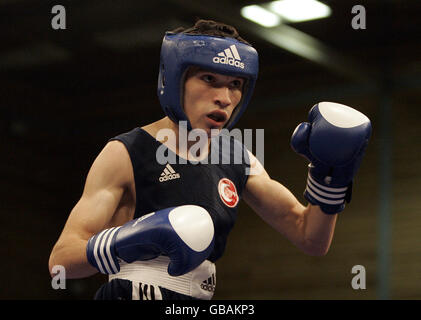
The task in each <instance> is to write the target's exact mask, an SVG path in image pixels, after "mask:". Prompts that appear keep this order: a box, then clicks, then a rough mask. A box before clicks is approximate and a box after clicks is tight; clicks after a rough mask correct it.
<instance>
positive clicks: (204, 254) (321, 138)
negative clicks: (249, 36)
mask: <svg viewBox="0 0 421 320" xmlns="http://www.w3.org/2000/svg"><path fill="white" fill-rule="evenodd" d="M257 74H258V54H257V51H256V50H255V49H254V48H253V47H252V46H251V45H250V44H248V43H247V42H246V41H244V40H243V39H242V38H241V37H240V36H239V35H238V33H237V31H236V30H235V29H234V28H233V27H231V26H228V25H225V24H222V23H216V22H214V21H206V20H200V21H198V22H197V23H196V24H195V26H193V27H192V28H190V29H186V30H176V31H174V32H168V33H166V34H165V37H164V39H163V43H162V49H161V62H160V70H159V79H158V96H159V100H160V103H161V106H162V108H163V110H164V112H165V114H166V117H165V118H163V119H160V120H158V121H156V122H154V123H151V124H149V125H146V126H144V127H142V128H134V129H133V130H132V131H130V132H127V133H124V134H121V135H119V136H117V137H115V138H113V139H111V140H110V141H109V142H108V143H107V145H106V146H105V147H104V149H103V150H102V151H101V153H100V154H99V155H98V157H97V158H96V160H95V161H94V163H93V165H92V167H91V169H90V171H89V174H88V176H87V179H86V184H85V188H84V191H83V194H82V197H81V198H80V200H79V202H78V203H77V204H76V206H75V207H74V208H73V210H72V212H71V214H70V216H69V218H68V220H67V223H66V225H65V226H64V229H63V231H62V234H61V236H60V238H59V239H58V241H57V243H56V245H55V246H54V248H53V250H52V252H51V256H50V261H49V268H50V272H51V270H52V268H53V266H54V265H63V266H64V267H65V268H66V275H67V276H68V277H69V278H82V277H88V276H90V275H93V274H95V273H96V272H98V271H99V272H102V273H105V274H109V282H108V283H106V284H104V285H103V286H102V287H101V288H100V289H99V290H98V292H97V293H96V296H95V298H96V299H129V300H130V299H132V300H135V299H141V300H142V299H171V300H175V299H211V298H212V295H213V292H214V289H215V284H216V281H215V279H216V269H215V262H216V261H217V260H218V259H219V258H220V257H221V256H222V255H223V253H224V249H225V245H226V242H227V238H228V235H229V232H230V230H231V229H232V227H233V226H234V223H235V220H236V217H237V208H238V202H239V201H240V199H241V198H242V199H244V201H246V203H247V204H248V205H249V206H250V207H251V208H252V209H254V211H255V212H256V213H257V214H258V215H259V216H261V217H262V219H263V220H264V221H266V222H267V223H268V224H270V225H271V226H272V227H273V228H275V229H276V230H277V231H278V232H279V233H281V234H282V235H283V236H285V237H286V238H287V239H289V240H290V241H291V242H292V243H293V244H294V245H296V246H297V247H298V248H300V249H302V251H303V252H305V253H307V254H310V255H324V254H326V252H327V251H328V249H329V246H330V244H331V241H332V237H333V233H334V228H335V222H336V219H337V213H339V212H341V211H343V210H344V208H345V201H346V200H347V201H349V200H350V194H351V188H352V181H353V177H354V176H355V174H356V171H357V169H358V167H359V165H360V162H361V159H362V156H363V154H364V151H365V147H366V145H367V142H368V139H369V136H370V134H371V124H370V121H369V119H368V118H367V117H366V116H364V115H363V114H362V113H360V112H358V111H356V110H354V109H352V108H350V107H347V106H344V105H340V104H336V103H330V102H322V103H318V104H316V105H315V106H314V107H313V108H312V109H311V111H310V113H309V121H308V122H306V123H302V124H300V125H299V126H298V127H297V128H296V130H295V131H294V133H293V134H292V138H291V145H292V148H293V149H294V150H295V151H296V152H297V153H299V154H300V155H303V156H305V157H306V158H307V159H308V160H309V162H310V164H309V170H308V180H307V187H306V189H305V193H304V195H305V197H306V199H307V200H308V201H309V204H308V205H307V206H304V205H303V204H301V203H300V202H298V201H297V199H296V198H295V196H294V195H293V194H292V193H291V192H290V191H289V190H288V189H286V188H285V187H284V186H283V185H281V184H280V183H279V182H277V181H275V180H273V179H271V178H270V176H269V175H268V173H267V172H266V171H265V170H264V168H263V167H262V165H261V164H260V163H259V161H258V160H257V159H256V157H255V156H253V155H252V154H251V153H250V152H248V151H247V150H246V149H245V147H244V146H243V145H242V144H240V143H239V142H236V141H235V140H234V139H232V138H230V137H229V136H226V135H223V134H220V135H217V134H215V130H216V132H218V130H222V129H223V128H227V129H231V128H233V126H234V125H235V123H236V122H237V121H238V119H239V118H240V116H241V115H242V113H243V112H244V111H245V109H246V107H247V104H248V103H249V101H250V98H251V95H252V93H253V89H254V85H255V82H256V79H257ZM163 130H167V132H168V130H170V131H171V132H173V133H174V135H175V137H176V139H175V140H174V139H170V138H168V137H167V138H165V139H163V138H162V136H161V135H160V134H161V133H162V132H163ZM182 130H185V131H186V132H192V130H199V131H200V132H202V133H205V135H206V139H205V148H204V149H201V150H202V151H203V150H205V152H202V153H201V154H200V155H197V154H196V153H195V152H191V151H192V148H193V142H188V143H187V146H186V147H185V148H184V147H183V146H182V144H181V140H179V139H178V138H181V133H180V132H183V131H182ZM163 147H164V149H165V150H166V155H167V156H168V158H171V157H170V156H172V159H175V160H176V161H174V162H173V163H160V161H158V160H159V159H158V157H157V155H158V154H159V152H158V151H159V150H160V149H162V148H163ZM236 148H240V150H242V151H244V152H241V155H242V156H241V160H242V161H235V162H233V161H231V160H230V161H231V162H229V163H226V161H222V160H224V159H225V160H226V159H227V158H228V159H231V156H232V155H233V154H234V152H235V150H236ZM224 150H225V151H224ZM227 150H228V151H227ZM210 159H213V160H214V159H218V160H219V161H217V163H215V161H207V162H206V161H200V162H199V163H198V162H197V161H196V162H195V163H193V162H191V161H190V160H210ZM250 168H251V169H254V174H252V175H248V174H247V172H249V171H247V170H246V169H250Z"/></svg>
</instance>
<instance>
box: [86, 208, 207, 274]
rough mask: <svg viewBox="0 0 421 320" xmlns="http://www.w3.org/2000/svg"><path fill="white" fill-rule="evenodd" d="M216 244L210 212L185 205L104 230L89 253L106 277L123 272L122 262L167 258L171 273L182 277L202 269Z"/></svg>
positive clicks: (89, 259) (93, 238)
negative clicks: (199, 268)
mask: <svg viewBox="0 0 421 320" xmlns="http://www.w3.org/2000/svg"><path fill="white" fill-rule="evenodd" d="M213 245H214V226H213V222H212V218H211V216H210V215H209V213H208V212H207V211H206V210H205V209H204V208H202V207H199V206H194V205H184V206H179V207H173V208H167V209H163V210H160V211H157V212H152V213H149V214H147V215H144V216H142V217H140V218H138V219H134V220H131V221H129V222H127V223H126V224H124V225H122V226H120V227H114V228H110V229H106V230H103V231H102V232H100V233H98V234H96V235H94V236H92V237H91V238H90V239H89V240H88V244H87V246H86V254H87V258H88V261H89V263H90V264H91V265H92V266H94V267H95V268H96V269H98V270H99V271H100V272H101V273H105V274H113V273H117V272H119V271H120V263H119V259H122V260H123V261H125V262H127V263H131V262H133V261H137V260H150V259H154V258H156V257H158V256H159V255H167V256H168V257H169V258H170V263H169V265H168V273H169V274H170V275H171V276H179V275H182V274H185V273H187V272H189V271H191V270H193V269H195V268H196V267H197V266H199V265H200V264H201V263H202V262H203V261H204V260H205V259H206V258H207V257H208V256H209V254H210V253H211V252H212V250H213Z"/></svg>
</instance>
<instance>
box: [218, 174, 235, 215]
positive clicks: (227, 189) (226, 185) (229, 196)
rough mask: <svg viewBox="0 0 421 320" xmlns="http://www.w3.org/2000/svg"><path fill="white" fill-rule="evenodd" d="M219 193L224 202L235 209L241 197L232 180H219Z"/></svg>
mask: <svg viewBox="0 0 421 320" xmlns="http://www.w3.org/2000/svg"><path fill="white" fill-rule="evenodd" d="M218 192H219V197H220V198H221V200H222V202H223V203H225V204H226V205H227V206H228V207H230V208H234V207H235V206H236V205H237V204H238V201H239V197H238V193H237V189H236V188H235V185H234V183H233V182H232V181H231V180H230V179H227V178H222V179H221V180H219V183H218Z"/></svg>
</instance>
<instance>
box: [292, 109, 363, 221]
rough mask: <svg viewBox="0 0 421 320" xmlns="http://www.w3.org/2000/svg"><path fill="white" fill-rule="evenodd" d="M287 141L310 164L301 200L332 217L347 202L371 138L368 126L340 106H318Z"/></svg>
mask: <svg viewBox="0 0 421 320" xmlns="http://www.w3.org/2000/svg"><path fill="white" fill-rule="evenodd" d="M308 119H309V122H304V123H301V124H299V125H298V126H297V128H296V129H295V130H294V133H293V134H292V137H291V147H292V148H293V150H294V151H295V152H297V153H298V154H300V155H302V156H304V157H305V158H307V159H308V160H309V161H310V164H309V172H308V179H307V187H306V189H305V191H304V196H305V198H306V199H307V200H308V201H309V202H310V203H311V204H314V205H318V206H320V208H321V209H322V211H323V212H325V213H327V214H335V213H338V212H341V211H343V210H344V208H345V201H346V202H350V201H351V193H352V182H353V179H354V176H355V174H356V173H357V170H358V168H359V167H360V164H361V160H362V157H363V155H364V152H365V149H366V147H367V144H368V140H369V138H370V135H371V122H370V120H369V119H368V118H367V117H366V116H365V115H364V114H362V113H361V112H359V111H357V110H355V109H352V108H350V107H347V106H345V105H342V104H338V103H333V102H320V103H318V104H316V105H315V106H313V108H312V109H311V110H310V112H309V117H308Z"/></svg>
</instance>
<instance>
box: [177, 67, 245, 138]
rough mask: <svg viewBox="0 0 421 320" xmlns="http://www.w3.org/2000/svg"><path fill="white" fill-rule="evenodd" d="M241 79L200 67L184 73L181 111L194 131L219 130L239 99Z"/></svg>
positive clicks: (242, 82) (209, 132)
mask: <svg viewBox="0 0 421 320" xmlns="http://www.w3.org/2000/svg"><path fill="white" fill-rule="evenodd" d="M243 85H244V79H242V78H240V77H232V76H227V75H223V74H219V73H215V72H210V71H206V70H203V69H199V68H195V67H193V68H191V69H190V70H189V71H188V72H187V76H186V81H185V84H184V96H183V102H184V112H185V114H186V116H187V118H188V119H189V121H190V123H191V126H192V128H193V129H203V130H205V131H206V132H207V134H208V136H209V137H210V135H211V129H222V128H223V127H224V125H225V124H226V123H227V122H228V120H229V119H230V117H231V114H232V112H233V111H234V109H235V107H236V106H237V105H238V103H239V102H240V100H241V96H242V89H243Z"/></svg>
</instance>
